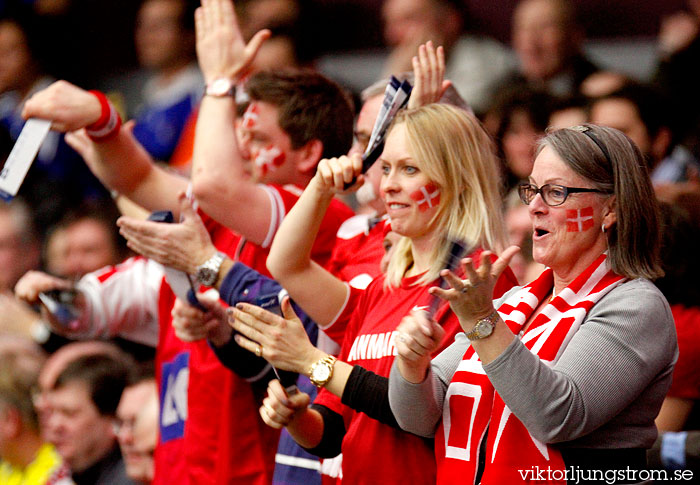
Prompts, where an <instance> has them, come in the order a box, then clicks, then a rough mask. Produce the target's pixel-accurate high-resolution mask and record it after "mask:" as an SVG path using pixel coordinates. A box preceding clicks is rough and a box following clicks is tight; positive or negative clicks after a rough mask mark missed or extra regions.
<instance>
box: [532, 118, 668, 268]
mask: <svg viewBox="0 0 700 485" xmlns="http://www.w3.org/2000/svg"><path fill="white" fill-rule="evenodd" d="M586 130H587V131H586ZM583 131H586V132H585V133H584V132H583ZM545 146H548V147H550V148H551V149H552V150H554V152H555V153H556V154H557V155H558V156H559V157H560V158H561V159H562V160H563V161H564V163H565V164H566V165H567V166H568V167H569V168H571V169H572V170H573V171H574V172H576V173H577V174H579V175H581V176H582V177H585V178H586V179H587V180H589V181H590V182H591V184H592V185H593V187H594V188H596V189H598V190H600V191H601V192H603V193H607V194H611V195H614V196H615V213H616V215H617V222H616V223H615V224H613V225H612V227H610V228H608V230H607V234H608V255H609V261H610V266H611V268H612V269H613V271H615V273H617V274H620V275H622V276H625V277H627V278H648V279H652V280H653V279H656V278H658V277H660V276H662V275H663V270H662V269H661V265H660V262H659V248H660V233H659V209H658V204H657V202H656V197H655V195H654V189H653V188H652V185H651V180H650V179H649V173H648V171H647V165H646V163H645V162H644V157H643V156H642V153H641V152H640V151H639V148H638V147H637V145H635V144H634V142H633V141H632V140H630V139H629V138H628V137H627V136H626V135H625V134H624V133H622V132H621V131H619V130H616V129H614V128H609V127H606V126H598V125H593V124H585V125H583V126H581V127H574V128H564V129H561V130H556V131H553V132H551V133H549V134H547V135H546V136H545V137H544V138H542V139H541V140H540V143H539V150H542V148H543V147H545ZM603 148H605V150H606V151H607V153H604V152H603Z"/></svg>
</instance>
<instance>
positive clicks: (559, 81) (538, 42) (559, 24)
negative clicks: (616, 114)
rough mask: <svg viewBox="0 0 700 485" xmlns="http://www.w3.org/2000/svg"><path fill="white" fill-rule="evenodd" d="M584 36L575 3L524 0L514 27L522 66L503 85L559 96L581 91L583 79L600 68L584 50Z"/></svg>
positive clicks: (513, 40) (515, 48)
mask: <svg viewBox="0 0 700 485" xmlns="http://www.w3.org/2000/svg"><path fill="white" fill-rule="evenodd" d="M583 38H584V33H583V29H582V28H581V26H580V25H579V24H578V22H577V19H576V12H575V7H574V4H573V2H570V1H568V0H521V1H520V2H519V3H518V5H517V6H516V8H515V11H514V12H513V26H512V44H513V49H514V50H515V53H516V54H517V57H518V60H519V64H520V65H519V69H518V70H517V71H514V72H512V73H511V74H509V75H508V76H507V77H506V78H505V79H504V80H503V83H502V86H501V87H509V86H510V87H512V86H516V87H517V86H523V85H529V86H532V87H535V88H539V89H544V90H546V91H547V92H549V93H550V94H553V95H556V96H564V95H571V94H576V93H578V92H579V88H580V86H581V83H582V82H583V80H584V79H586V78H587V77H588V76H590V75H591V74H593V73H594V72H596V71H597V70H598V68H597V67H596V66H595V65H594V64H593V63H592V62H591V61H589V60H588V59H587V58H586V57H585V56H584V55H583V54H582V53H581V44H582V42H583ZM499 90H500V89H499Z"/></svg>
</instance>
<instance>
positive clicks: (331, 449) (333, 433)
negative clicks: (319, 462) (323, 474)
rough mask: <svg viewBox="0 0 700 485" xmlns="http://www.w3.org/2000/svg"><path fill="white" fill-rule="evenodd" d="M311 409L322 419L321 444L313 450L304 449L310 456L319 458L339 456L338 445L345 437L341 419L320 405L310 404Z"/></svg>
mask: <svg viewBox="0 0 700 485" xmlns="http://www.w3.org/2000/svg"><path fill="white" fill-rule="evenodd" d="M310 407H311V409H313V410H315V411H318V412H319V414H321V418H323V435H322V436H321V442H320V443H319V444H317V445H316V446H315V447H313V448H304V447H303V446H302V448H304V449H305V450H306V451H308V452H309V453H311V454H312V455H316V456H318V457H321V458H334V457H336V456H338V455H339V454H340V447H341V446H340V445H341V444H342V443H343V438H344V437H345V423H344V422H343V417H342V416H341V415H340V414H338V413H336V412H335V411H332V410H330V409H329V408H327V407H326V406H324V405H322V404H312V405H311V406H310Z"/></svg>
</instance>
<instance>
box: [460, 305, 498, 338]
mask: <svg viewBox="0 0 700 485" xmlns="http://www.w3.org/2000/svg"><path fill="white" fill-rule="evenodd" d="M498 318H499V315H498V311H496V310H494V311H493V312H492V313H491V314H490V315H488V316H487V317H485V318H481V319H479V320H477V322H476V325H474V328H473V329H472V330H471V331H470V332H469V333H467V334H466V336H467V338H468V339H469V340H480V339H482V338H486V337H488V336H489V335H491V334H492V333H493V328H494V327H495V326H496V322H498Z"/></svg>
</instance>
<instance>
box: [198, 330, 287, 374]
mask: <svg viewBox="0 0 700 485" xmlns="http://www.w3.org/2000/svg"><path fill="white" fill-rule="evenodd" d="M209 346H210V347H211V348H212V350H213V351H214V354H215V355H216V357H217V359H219V361H220V362H221V364H222V365H223V366H224V367H226V368H228V369H229V370H232V371H233V372H235V373H236V374H238V375H239V376H241V377H242V378H244V379H246V380H247V381H249V382H253V383H256V384H261V385H265V386H267V383H268V382H270V381H271V380H272V379H276V378H277V376H276V375H275V371H274V370H273V369H272V366H271V365H270V364H269V363H268V362H267V361H266V360H265V359H263V358H262V357H256V356H255V354H252V353H250V352H248V351H247V350H246V349H244V348H243V347H241V346H240V345H238V344H237V343H236V341H235V340H234V338H233V334H232V335H231V340H229V341H228V342H227V343H225V344H224V345H222V346H221V347H217V346H216V345H214V344H213V343H212V342H209ZM277 372H279V374H280V380H281V382H282V386H283V387H288V386H291V385H293V384H295V383H296V380H297V374H296V373H294V372H287V371H281V370H278V371H277Z"/></svg>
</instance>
